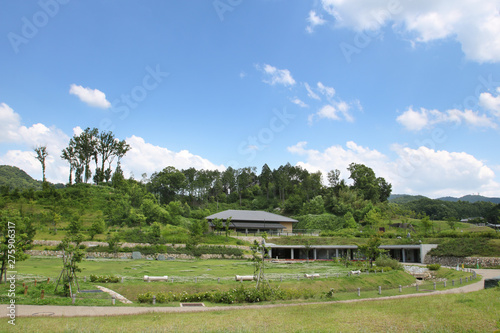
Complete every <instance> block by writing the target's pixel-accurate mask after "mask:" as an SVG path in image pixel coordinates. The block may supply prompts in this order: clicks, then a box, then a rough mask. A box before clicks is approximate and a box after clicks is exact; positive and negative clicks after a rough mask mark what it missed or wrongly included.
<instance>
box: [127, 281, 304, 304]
mask: <svg viewBox="0 0 500 333" xmlns="http://www.w3.org/2000/svg"><path fill="white" fill-rule="evenodd" d="M153 295H154V294H153V293H152V292H147V293H145V294H140V295H138V296H137V300H138V301H139V302H140V303H152V302H153ZM155 296H156V302H157V303H169V302H202V301H207V302H212V303H223V304H233V303H257V302H263V301H274V300H287V299H297V298H301V297H302V298H305V299H307V298H312V297H314V293H313V292H311V291H310V290H307V289H304V290H300V291H297V290H281V289H280V288H279V287H276V288H273V287H269V286H266V285H263V286H261V287H259V288H253V287H249V288H245V287H243V286H240V287H238V288H233V289H230V290H226V291H220V290H217V291H205V292H199V293H194V294H188V293H186V292H182V293H180V294H174V293H172V292H166V293H158V294H156V295H155Z"/></svg>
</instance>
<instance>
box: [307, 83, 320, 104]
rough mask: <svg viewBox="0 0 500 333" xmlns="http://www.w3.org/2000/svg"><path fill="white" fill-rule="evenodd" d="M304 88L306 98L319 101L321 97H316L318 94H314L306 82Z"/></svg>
mask: <svg viewBox="0 0 500 333" xmlns="http://www.w3.org/2000/svg"><path fill="white" fill-rule="evenodd" d="M304 86H305V87H306V90H307V96H309V97H310V98H312V99H316V100H318V101H319V100H321V97H319V96H318V94H316V93H315V92H314V91H313V90H312V89H311V86H309V84H308V83H307V82H305V83H304Z"/></svg>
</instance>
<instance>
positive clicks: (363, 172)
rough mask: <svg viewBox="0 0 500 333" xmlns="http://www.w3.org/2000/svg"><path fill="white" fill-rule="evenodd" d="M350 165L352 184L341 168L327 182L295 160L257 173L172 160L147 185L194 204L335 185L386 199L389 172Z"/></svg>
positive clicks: (293, 194) (283, 196) (279, 196)
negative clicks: (197, 166) (175, 163)
mask: <svg viewBox="0 0 500 333" xmlns="http://www.w3.org/2000/svg"><path fill="white" fill-rule="evenodd" d="M348 171H349V172H350V177H349V178H350V179H352V180H353V184H352V185H351V186H348V185H347V184H346V182H345V180H344V179H342V180H341V179H340V171H339V170H333V171H331V172H330V173H329V174H328V180H329V185H330V186H329V187H325V186H324V185H323V182H322V174H321V172H319V171H318V172H314V173H310V172H309V171H307V170H305V169H303V168H301V167H300V166H292V165H290V163H287V164H286V165H282V166H280V167H278V168H277V169H273V170H271V168H270V167H269V166H268V165H267V164H264V166H263V167H262V169H261V172H260V174H257V169H256V168H255V167H245V168H239V169H234V168H232V167H228V168H227V169H226V170H224V171H218V170H197V169H195V168H189V169H183V170H178V169H176V168H174V167H172V166H169V167H166V168H164V169H163V170H162V171H160V172H155V173H153V175H152V176H151V178H150V179H149V180H148V181H147V187H148V189H149V191H150V192H152V193H154V194H155V195H156V196H157V197H159V198H160V202H161V203H164V204H166V203H168V202H170V201H173V200H176V199H180V198H185V199H186V200H188V201H189V202H190V203H191V204H192V205H193V206H194V205H195V204H196V203H197V204H203V203H206V202H208V201H210V200H212V201H217V202H219V201H222V202H236V201H239V204H240V205H242V200H243V199H255V198H256V197H258V196H261V198H260V199H264V200H265V201H266V202H269V201H270V200H274V201H277V203H278V204H279V203H281V204H283V205H284V204H286V202H287V200H288V201H289V202H290V201H294V200H295V201H297V200H298V201H301V202H302V203H304V202H308V201H310V200H311V199H313V198H316V197H317V196H318V195H325V194H327V192H328V191H333V192H334V194H335V195H336V196H338V195H339V194H340V193H341V191H342V190H345V189H347V188H350V189H351V190H352V191H354V192H355V193H356V195H357V196H359V197H362V198H363V199H364V200H369V201H371V202H372V203H378V202H384V201H387V199H388V198H389V196H390V194H391V184H389V183H387V182H386V181H385V179H384V178H382V177H378V178H377V177H376V176H375V173H374V171H373V170H372V169H371V168H369V167H367V166H365V165H363V164H356V163H351V165H350V166H349V168H348ZM290 213H294V212H290ZM295 213H296V212H295Z"/></svg>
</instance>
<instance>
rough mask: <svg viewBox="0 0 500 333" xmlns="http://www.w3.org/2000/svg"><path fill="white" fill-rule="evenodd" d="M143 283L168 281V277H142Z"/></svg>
mask: <svg viewBox="0 0 500 333" xmlns="http://www.w3.org/2000/svg"><path fill="white" fill-rule="evenodd" d="M144 281H147V282H151V281H168V276H166V275H165V276H148V275H144Z"/></svg>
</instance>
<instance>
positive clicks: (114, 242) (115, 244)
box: [106, 233, 120, 256]
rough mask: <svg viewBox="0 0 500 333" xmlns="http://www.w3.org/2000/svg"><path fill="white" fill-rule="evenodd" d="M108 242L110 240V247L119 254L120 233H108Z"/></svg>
mask: <svg viewBox="0 0 500 333" xmlns="http://www.w3.org/2000/svg"><path fill="white" fill-rule="evenodd" d="M106 242H108V248H109V249H110V250H111V251H112V252H113V253H114V254H115V256H116V254H117V252H118V250H119V249H120V235H118V234H117V233H115V234H114V235H113V236H111V235H108V236H107V237H106Z"/></svg>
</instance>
